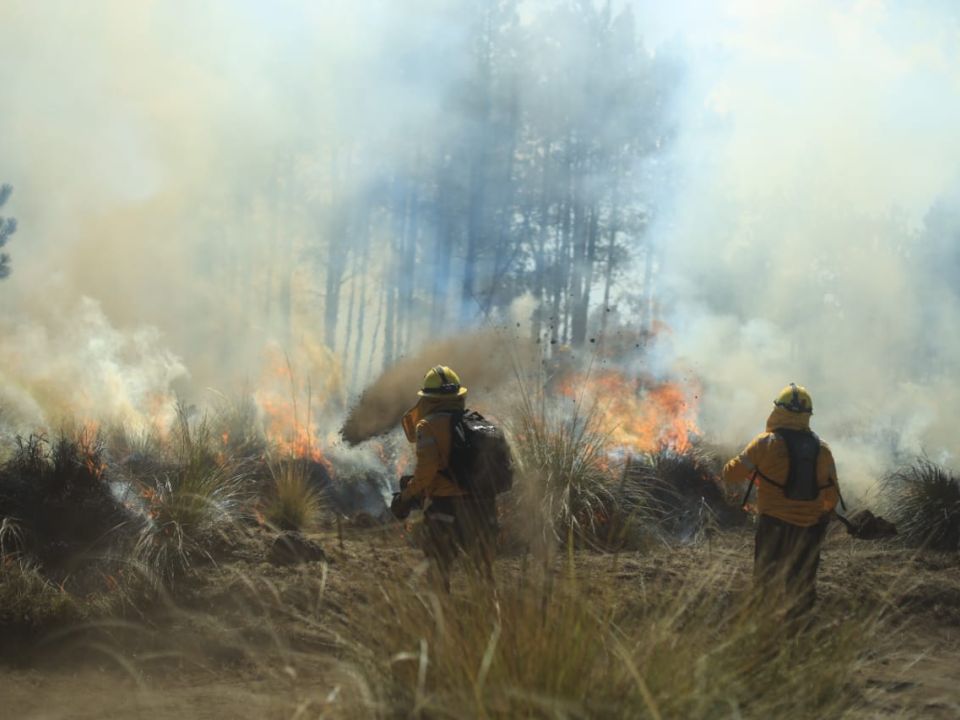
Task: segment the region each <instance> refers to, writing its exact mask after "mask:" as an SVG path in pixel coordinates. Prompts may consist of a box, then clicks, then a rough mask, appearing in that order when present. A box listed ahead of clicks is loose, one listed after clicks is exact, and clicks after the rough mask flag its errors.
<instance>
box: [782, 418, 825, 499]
mask: <svg viewBox="0 0 960 720" xmlns="http://www.w3.org/2000/svg"><path fill="white" fill-rule="evenodd" d="M774 432H775V433H776V434H777V437H778V438H780V439H781V440H783V442H785V443H786V444H787V452H788V453H789V454H790V472H789V474H788V475H787V483H786V485H781V486H780V487H781V488H782V489H783V494H784V495H785V496H786V497H788V498H789V499H791V500H806V501H810V500H816V499H817V496H818V495H819V494H820V490H821V489H822V488H820V487H818V486H817V458H818V457H819V456H820V438H818V437H817V436H816V434H815V433H812V432H806V431H804V430H785V429H782V428H778V429H777V430H775V431H774ZM771 482H772V481H771ZM774 484H776V483H774Z"/></svg>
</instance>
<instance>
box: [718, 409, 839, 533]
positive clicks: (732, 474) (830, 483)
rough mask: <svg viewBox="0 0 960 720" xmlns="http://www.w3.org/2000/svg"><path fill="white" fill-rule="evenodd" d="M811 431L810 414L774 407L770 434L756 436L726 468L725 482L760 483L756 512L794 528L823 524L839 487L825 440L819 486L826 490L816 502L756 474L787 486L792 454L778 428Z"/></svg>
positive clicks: (821, 452)
mask: <svg viewBox="0 0 960 720" xmlns="http://www.w3.org/2000/svg"><path fill="white" fill-rule="evenodd" d="M779 428H782V429H785V430H809V429H810V414H809V413H794V412H790V411H789V410H786V409H784V408H779V407H778V408H774V410H773V412H772V413H770V417H769V418H768V419H767V431H766V432H764V433H761V434H759V435H757V437H755V438H754V439H753V440H752V441H751V442H750V444H749V445H747V447H746V448H744V450H743V452H741V453H740V454H739V455H737V457H735V458H733V459H732V460H731V461H730V462H728V463H727V464H726V466H724V468H723V480H724V481H725V482H728V483H739V482H743V481H744V480H747V479H751V480H753V479H754V478H755V482H756V483H757V510H758V511H759V512H760V514H761V515H769V516H770V517H775V518H778V519H780V520H783V521H784V522H788V523H790V524H792V525H798V526H800V527H810V526H811V525H815V524H816V523H818V522H820V520H821V519H823V517H824V516H825V515H827V514H828V513H830V512H832V511H833V509H834V508H835V507H836V506H837V500H838V498H839V494H838V493H839V488H838V481H837V468H836V465H835V464H834V460H833V453H831V452H830V448H829V446H827V444H826V443H825V442H823V441H821V443H820V455H819V456H818V457H817V485H818V486H819V487H821V488H823V489H822V490H821V491H820V494H819V495H818V496H817V499H816V500H791V499H790V498H788V497H786V495H784V491H783V488H782V487H778V486H777V485H775V484H774V483H772V482H767V481H766V480H764V479H763V478H762V477H761V476H760V475H759V474H756V475H755V473H754V471H756V470H759V471H760V473H763V474H764V475H766V476H767V477H768V478H770V479H771V480H773V481H774V482H776V483H779V484H780V485H786V482H787V476H788V475H789V473H790V454H789V452H788V451H787V445H786V443H785V442H784V441H783V440H781V439H780V438H779V437H777V436H776V435H775V434H774V432H773V431H774V430H776V429H779Z"/></svg>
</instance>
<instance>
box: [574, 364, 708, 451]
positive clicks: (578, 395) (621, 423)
mask: <svg viewBox="0 0 960 720" xmlns="http://www.w3.org/2000/svg"><path fill="white" fill-rule="evenodd" d="M559 391H560V393H561V394H562V395H564V396H566V397H570V398H574V399H582V400H583V401H585V402H586V403H588V404H589V403H591V402H595V403H596V405H595V407H596V412H597V413H599V416H600V417H599V419H600V427H601V428H602V429H604V430H605V431H608V432H609V433H610V441H611V444H612V445H614V446H616V447H620V448H624V449H627V450H630V451H634V452H655V451H657V450H661V449H669V450H674V451H676V452H685V451H687V450H689V449H690V447H691V445H692V438H693V437H695V436H697V435H699V434H700V430H699V428H698V427H697V409H698V405H699V402H698V401H699V391H698V389H697V388H695V387H684V386H683V385H681V384H679V383H675V382H661V383H653V384H650V383H644V382H643V381H642V380H641V378H637V377H634V378H631V377H628V376H626V375H624V374H623V373H621V372H618V371H616V370H603V371H600V372H594V373H591V374H589V375H586V374H574V375H570V376H568V377H567V378H565V379H564V381H562V382H561V383H560V385H559Z"/></svg>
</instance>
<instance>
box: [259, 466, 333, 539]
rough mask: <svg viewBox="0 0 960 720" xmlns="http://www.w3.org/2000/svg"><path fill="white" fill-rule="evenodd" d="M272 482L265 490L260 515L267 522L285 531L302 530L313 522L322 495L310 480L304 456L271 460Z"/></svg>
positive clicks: (317, 513)
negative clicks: (280, 460) (261, 513)
mask: <svg viewBox="0 0 960 720" xmlns="http://www.w3.org/2000/svg"><path fill="white" fill-rule="evenodd" d="M270 474H271V477H272V480H273V484H272V486H270V488H269V489H268V491H267V496H266V499H265V501H264V508H263V515H264V519H265V520H266V521H267V523H268V524H269V525H271V526H272V527H274V528H276V529H278V530H285V531H296V532H300V531H304V530H309V529H310V528H312V527H313V526H314V525H316V523H317V520H318V519H319V517H320V512H321V510H322V507H323V503H322V499H321V497H320V494H319V493H318V492H317V490H316V489H315V488H314V487H313V486H312V484H311V481H310V467H309V465H308V463H307V461H306V460H304V459H296V458H294V459H290V460H286V461H282V462H276V463H271V465H270Z"/></svg>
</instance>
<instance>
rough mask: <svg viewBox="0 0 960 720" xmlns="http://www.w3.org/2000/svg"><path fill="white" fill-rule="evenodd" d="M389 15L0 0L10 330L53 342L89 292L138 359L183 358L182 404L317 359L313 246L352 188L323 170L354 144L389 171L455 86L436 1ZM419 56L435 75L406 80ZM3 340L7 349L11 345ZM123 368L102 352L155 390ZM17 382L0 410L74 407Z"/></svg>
mask: <svg viewBox="0 0 960 720" xmlns="http://www.w3.org/2000/svg"><path fill="white" fill-rule="evenodd" d="M397 5H398V6H396V7H395V6H394V4H392V3H379V2H369V3H359V4H357V6H352V5H351V4H349V3H348V4H344V3H306V2H305V3H289V4H287V3H285V4H282V5H278V4H273V3H234V2H211V3H193V2H187V1H186V0H184V1H177V0H175V1H174V2H163V3H153V2H146V3H130V2H126V0H99V1H98V2H95V3H74V2H70V1H69V0H53V1H52V2H46V3H42V4H38V3H34V2H30V1H29V0H11V1H10V2H5V3H3V8H2V10H0V92H2V93H3V96H4V103H3V112H2V113H0V182H8V183H10V184H12V185H13V186H14V188H15V190H16V191H15V193H14V199H13V201H12V202H11V203H10V205H9V207H8V210H9V214H11V215H14V216H16V217H17V219H18V220H19V223H20V227H21V230H20V233H19V234H18V236H17V239H16V243H15V246H14V245H11V248H10V249H11V251H12V253H13V256H14V257H13V265H14V273H13V275H12V277H11V278H10V279H8V280H7V281H5V282H4V283H3V284H2V285H0V293H2V295H3V311H2V312H3V316H4V318H5V320H6V323H7V326H10V327H16V328H22V327H27V326H30V327H34V328H35V332H36V333H38V334H40V335H43V336H45V337H48V338H53V337H54V336H61V335H62V334H63V330H62V325H64V324H70V323H71V322H73V320H72V318H74V316H75V315H76V313H77V312H78V311H77V310H76V307H77V306H78V304H82V303H84V302H86V301H85V300H83V298H91V299H92V300H93V302H95V303H96V305H97V306H98V307H99V308H100V309H101V311H102V325H103V327H104V329H106V328H109V330H108V331H107V332H109V333H112V332H117V333H122V334H124V335H126V336H127V340H126V342H127V343H128V344H131V345H137V344H138V343H139V340H138V339H137V338H139V337H140V335H139V334H142V333H143V332H151V333H154V334H155V335H156V336H157V337H158V338H160V337H162V340H160V341H158V343H160V344H158V345H157V346H156V347H155V352H157V353H159V355H158V357H160V356H162V357H164V358H166V357H168V356H167V355H166V354H165V353H168V352H169V353H172V354H173V356H176V357H178V358H181V361H180V362H182V364H183V366H185V367H187V368H189V378H190V383H189V385H183V387H181V388H180V389H181V390H182V391H184V392H188V393H190V392H191V388H192V394H193V395H194V396H198V397H199V396H201V395H202V394H203V392H204V391H205V389H206V388H207V387H214V388H218V389H221V390H223V391H230V390H232V389H235V388H236V387H240V386H244V385H249V384H250V383H256V382H258V380H259V378H260V376H261V374H262V373H263V370H264V365H265V362H264V357H265V356H267V357H268V360H267V362H266V364H269V362H270V360H269V356H271V355H272V354H274V353H275V348H277V347H279V348H280V349H281V351H289V352H291V353H294V352H295V349H296V348H298V347H300V346H303V345H308V346H315V345H317V344H322V319H323V302H324V299H323V297H322V296H321V295H320V294H319V293H318V292H317V291H316V288H315V285H316V283H315V282H313V278H312V277H311V275H312V274H317V273H320V272H321V271H322V264H321V263H318V262H317V258H316V257H315V253H316V251H315V250H312V249H311V248H315V247H317V246H320V247H322V246H323V245H324V244H325V243H327V242H328V241H329V238H330V230H329V218H330V215H331V213H333V212H334V210H335V208H336V205H337V203H338V202H340V201H341V200H342V199H343V198H344V197H349V196H350V194H351V193H352V192H354V190H355V188H357V187H360V186H362V185H364V184H365V183H367V182H368V181H369V178H368V177H364V176H351V175H349V173H339V174H335V173H334V170H333V169H332V168H339V167H340V165H338V163H340V164H341V165H342V159H343V158H344V157H349V155H350V153H351V151H352V150H351V147H352V143H353V142H354V141H355V140H357V139H360V138H362V139H363V140H364V142H365V143H366V146H367V147H368V148H369V147H373V148H375V151H376V153H377V156H378V158H379V159H381V160H383V162H385V163H386V162H387V161H388V159H390V158H394V157H401V156H402V155H403V153H404V152H405V147H404V145H403V142H402V139H403V138H406V137H409V130H410V129H411V128H422V127H429V126H433V125H436V124H437V123H436V118H435V115H436V113H437V100H438V98H439V97H441V96H442V94H443V93H444V92H445V91H446V89H447V85H448V83H449V79H450V77H452V76H453V75H455V74H456V72H457V58H458V57H460V55H458V54H457V53H456V52H453V50H454V49H455V48H456V47H457V44H458V42H459V39H458V35H457V32H456V28H457V27H458V25H457V24H455V23H453V22H449V21H450V20H451V18H449V17H447V15H446V14H445V13H446V12H447V11H445V10H444V7H443V5H444V4H443V3H433V2H429V1H428V0H424V2H419V1H418V2H414V3H404V7H403V8H401V7H399V4H397ZM421 6H422V9H423V10H424V11H425V12H428V13H429V16H430V17H431V18H432V21H431V23H432V24H430V25H429V27H428V26H425V25H424V24H423V23H421V22H418V21H417V17H418V12H417V10H418V8H420V7H421ZM448 25H449V30H451V32H447V29H448V27H447V26H448ZM414 50H416V52H414ZM421 55H433V56H437V57H441V56H442V57H446V58H447V61H446V62H444V63H437V64H436V65H435V66H433V67H417V68H415V69H416V70H417V72H413V73H411V72H410V67H408V66H407V63H409V62H414V61H416V58H417V57H419V56H421ZM411 78H412V79H411ZM388 110H389V111H388ZM334 185H335V186H334ZM311 253H314V254H311ZM374 263H375V260H374ZM318 265H319V269H318ZM283 298H286V300H284V299H283ZM361 301H362V300H361ZM79 312H80V314H81V315H82V316H83V317H87V316H88V315H89V310H87V309H82V308H81V310H80V311H79ZM87 325H89V323H87V321H86V320H84V319H81V320H80V321H79V323H78V325H77V327H76V332H78V333H79V332H80V331H81V328H82V327H85V326H87ZM371 326H373V320H372V319H371V320H370V321H369V322H368V323H367V327H368V332H369V328H370V327H371ZM144 328H155V330H144ZM11 332H14V333H16V335H15V336H9V335H8V337H7V338H6V339H5V342H6V343H7V344H8V345H11V344H12V343H13V342H14V341H15V340H17V341H19V338H20V337H21V335H22V332H23V331H22V330H20V329H18V330H15V331H11ZM138 333H139V334H138ZM370 345H371V346H372V343H370ZM72 347H73V346H71V345H69V344H66V343H65V344H63V345H58V344H56V342H54V341H51V340H46V341H44V342H40V343H33V344H32V345H30V344H28V345H25V346H23V347H22V348H20V349H18V350H17V352H18V353H19V357H22V358H24V362H25V363H26V364H28V365H29V364H30V363H31V362H34V361H37V362H39V364H40V366H41V367H45V366H47V365H48V364H49V363H52V362H62V363H64V364H71V363H72V364H76V363H78V362H82V361H83V359H84V358H85V357H86V356H85V355H84V354H83V352H77V353H76V354H75V356H74V358H73V359H72V360H71V359H65V358H60V359H58V360H54V359H52V358H50V357H42V358H37V357H30V356H28V355H27V354H26V353H28V352H29V351H30V349H31V348H33V349H36V350H37V351H42V352H44V353H54V352H56V353H66V354H69V353H70V351H71V349H72ZM265 350H266V352H265ZM128 355H129V354H128ZM140 360H143V361H144V362H147V365H151V364H153V363H154V360H153V359H149V360H147V359H144V358H134V357H129V356H125V357H122V358H117V362H118V366H117V369H116V372H117V373H118V374H122V373H124V372H128V373H129V376H130V377H129V379H127V380H125V381H124V383H125V384H126V385H136V384H137V383H138V382H139V380H138V378H139V377H140V376H142V375H144V374H146V375H149V376H151V377H153V376H154V375H155V373H154V372H153V371H152V369H151V368H150V367H147V366H138V365H130V364H129V363H136V362H139V361H140ZM158 362H159V364H161V365H162V364H164V363H165V362H166V361H158ZM378 362H379V359H378ZM124 363H127V364H126V365H124ZM370 367H371V368H374V369H376V368H378V365H377V364H374V362H373V360H372V359H371V362H370ZM173 374H177V373H173ZM180 374H181V375H182V373H180ZM86 379H89V376H88V375H86V374H83V373H80V374H73V375H70V374H68V373H63V374H62V375H61V377H60V380H59V382H60V383H61V384H62V385H63V386H71V385H72V384H75V383H80V382H81V381H84V380H86ZM320 380H321V381H322V379H320ZM314 384H315V385H317V384H319V382H318V381H315V382H314ZM28 385H29V383H18V384H16V385H14V386H11V387H10V388H8V389H7V395H8V396H11V395H14V394H19V395H20V396H21V399H20V401H18V403H17V406H18V408H19V409H18V413H20V414H21V415H29V416H30V417H47V416H49V415H51V414H54V413H55V412H59V411H60V410H62V409H63V406H64V404H65V403H68V402H69V399H70V398H71V397H73V395H75V394H76V393H80V392H83V390H80V389H78V390H77V391H76V393H68V394H67V395H66V396H65V397H64V398H62V399H57V400H56V402H55V403H54V405H53V406H51V405H50V402H51V400H50V396H49V394H47V393H42V394H41V395H37V396H30V390H29V389H28ZM31 404H32V405H34V406H36V407H34V409H33V411H31V412H27V411H26V410H25V408H27V407H28V406H30V405H31ZM41 406H42V407H41ZM111 407H112V405H110V404H108V405H107V406H105V408H104V410H105V411H107V410H109V409H111ZM80 409H85V408H80ZM141 409H142V410H143V411H146V410H147V408H141Z"/></svg>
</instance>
